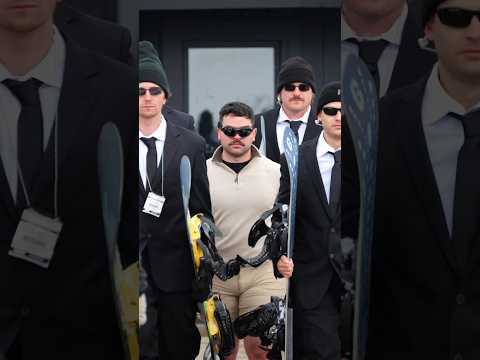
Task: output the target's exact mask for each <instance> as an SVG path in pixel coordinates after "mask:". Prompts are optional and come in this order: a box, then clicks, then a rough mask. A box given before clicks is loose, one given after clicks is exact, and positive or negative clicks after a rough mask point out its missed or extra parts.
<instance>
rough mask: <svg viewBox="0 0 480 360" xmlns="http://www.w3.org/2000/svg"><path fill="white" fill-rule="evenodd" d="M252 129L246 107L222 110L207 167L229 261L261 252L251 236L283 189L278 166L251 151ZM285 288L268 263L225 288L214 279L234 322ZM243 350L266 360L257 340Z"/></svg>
mask: <svg viewBox="0 0 480 360" xmlns="http://www.w3.org/2000/svg"><path fill="white" fill-rule="evenodd" d="M254 124H255V120H254V114H253V110H252V109H251V108H250V107H249V106H248V105H246V104H243V103H240V102H232V103H228V104H226V105H224V106H223V107H222V109H221V110H220V114H219V122H218V129H217V136H218V140H219V142H220V143H221V146H219V147H218V148H217V150H216V151H215V153H214V154H213V157H212V158H211V159H209V160H208V161H207V171H208V179H209V183H210V196H211V200H212V211H213V217H214V219H215V224H216V225H217V227H218V228H219V229H220V231H221V232H222V236H221V237H217V238H216V246H217V249H218V252H219V254H220V255H221V256H222V257H223V258H224V259H225V261H227V260H230V259H232V258H235V256H236V255H237V254H238V255H240V256H242V257H244V258H249V257H252V256H254V255H257V254H258V253H259V252H260V249H261V248H262V246H263V239H262V240H261V241H259V242H258V243H257V245H256V247H254V248H250V247H249V246H248V242H247V241H248V233H249V231H250V228H251V227H252V225H253V224H254V223H255V221H256V220H258V219H259V217H260V216H261V215H262V213H263V212H265V211H266V210H269V209H271V208H272V206H273V204H274V203H275V198H276V196H277V193H278V188H279V184H280V166H279V164H277V163H275V162H273V161H271V160H269V159H268V158H266V157H264V156H262V155H261V154H260V153H259V151H258V149H257V148H256V147H255V146H254V145H252V143H253V141H254V140H255V135H256V132H257V131H256V129H255V128H254ZM285 284H286V283H285V279H278V280H277V279H275V277H274V275H273V266H272V263H271V261H270V260H269V261H266V262H265V263H263V264H262V265H260V266H259V267H257V268H253V267H243V268H241V270H240V273H239V275H238V276H235V277H233V278H232V279H229V280H227V281H225V282H223V281H220V280H219V279H218V278H214V281H213V290H214V291H215V292H217V293H219V294H220V296H221V297H222V300H223V301H224V303H225V304H226V306H227V308H228V310H229V311H230V315H231V317H232V321H233V320H235V319H236V318H237V317H238V316H239V315H242V314H244V313H246V312H248V311H251V310H254V309H255V308H257V307H258V306H260V305H263V304H266V303H269V302H270V297H271V296H272V295H275V296H280V297H283V296H284V295H285ZM244 344H245V351H246V353H247V356H248V358H249V359H266V352H265V351H263V350H262V349H261V348H260V347H259V345H260V339H259V338H255V337H246V338H245V340H244ZM237 352H238V340H237V343H236V347H235V351H234V352H233V354H232V355H230V356H229V357H228V358H227V359H228V360H232V359H235V358H236V356H237Z"/></svg>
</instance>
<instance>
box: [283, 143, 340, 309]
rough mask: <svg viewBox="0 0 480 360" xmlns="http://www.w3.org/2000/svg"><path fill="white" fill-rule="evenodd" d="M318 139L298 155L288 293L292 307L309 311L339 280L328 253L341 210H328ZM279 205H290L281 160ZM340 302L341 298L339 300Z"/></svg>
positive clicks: (307, 144)
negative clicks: (292, 265)
mask: <svg viewBox="0 0 480 360" xmlns="http://www.w3.org/2000/svg"><path fill="white" fill-rule="evenodd" d="M317 142H318V136H317V137H316V138H315V139H313V140H310V141H307V142H305V143H303V144H302V145H301V146H300V148H299V155H298V184H297V206H296V216H295V244H294V251H293V262H294V265H295V268H294V271H293V277H292V285H291V294H292V296H293V306H294V307H298V308H300V309H304V310H309V309H313V308H315V307H317V306H318V305H320V304H321V302H322V299H323V297H324V296H325V294H326V292H327V290H328V288H329V286H330V283H331V282H332V279H333V281H336V282H337V281H338V277H337V275H336V273H335V272H334V269H333V266H332V264H331V263H330V259H329V254H330V253H332V248H333V247H334V246H335V245H336V244H335V242H337V243H338V241H339V237H338V234H339V231H340V208H338V209H337V210H336V211H333V212H332V211H330V209H329V205H328V202H327V195H326V193H325V188H324V185H323V181H322V177H321V175H320V169H319V168H318V161H317V155H316V148H317ZM277 201H278V202H280V203H284V204H288V203H289V202H290V177H289V174H288V167H287V162H286V160H285V156H284V155H282V157H281V178H280V189H279V193H278V199H277ZM339 300H340V298H339Z"/></svg>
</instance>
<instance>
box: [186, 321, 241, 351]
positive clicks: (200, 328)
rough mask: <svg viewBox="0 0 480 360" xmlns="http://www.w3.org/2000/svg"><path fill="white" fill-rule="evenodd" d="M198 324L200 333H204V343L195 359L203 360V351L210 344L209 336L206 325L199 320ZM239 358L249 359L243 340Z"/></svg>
mask: <svg viewBox="0 0 480 360" xmlns="http://www.w3.org/2000/svg"><path fill="white" fill-rule="evenodd" d="M197 326H198V329H199V330H200V334H201V335H202V343H201V345H200V353H199V354H198V356H197V358H196V359H195V360H202V357H203V352H204V351H205V347H206V346H207V344H208V337H207V336H206V331H205V326H204V325H203V324H201V323H198V322H197ZM237 360H248V358H247V354H246V353H245V348H244V347H243V340H240V351H239V352H238V355H237Z"/></svg>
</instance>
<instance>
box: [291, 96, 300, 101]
mask: <svg viewBox="0 0 480 360" xmlns="http://www.w3.org/2000/svg"><path fill="white" fill-rule="evenodd" d="M296 100H301V101H303V98H302V97H300V96H295V97H293V98H291V99H290V101H296Z"/></svg>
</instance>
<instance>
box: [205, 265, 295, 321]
mask: <svg viewBox="0 0 480 360" xmlns="http://www.w3.org/2000/svg"><path fill="white" fill-rule="evenodd" d="M286 284H287V282H286V279H283V278H282V279H275V276H273V267H272V262H271V261H270V260H269V261H265V262H264V263H263V264H262V265H260V266H259V267H258V268H253V267H250V266H247V267H242V268H241V269H240V273H239V274H238V275H237V276H234V277H233V278H231V279H229V280H227V281H221V280H220V279H218V278H217V277H216V276H215V277H214V278H213V291H214V292H216V293H218V294H220V297H221V298H222V300H223V303H224V304H225V306H226V307H227V309H228V311H229V312H230V317H231V318H232V321H234V320H235V319H236V318H237V317H238V316H239V315H243V314H245V313H247V312H249V311H252V310H254V309H256V308H257V307H259V306H260V305H263V304H267V303H269V302H270V297H271V296H279V297H282V298H283V297H284V296H285V289H286Z"/></svg>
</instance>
